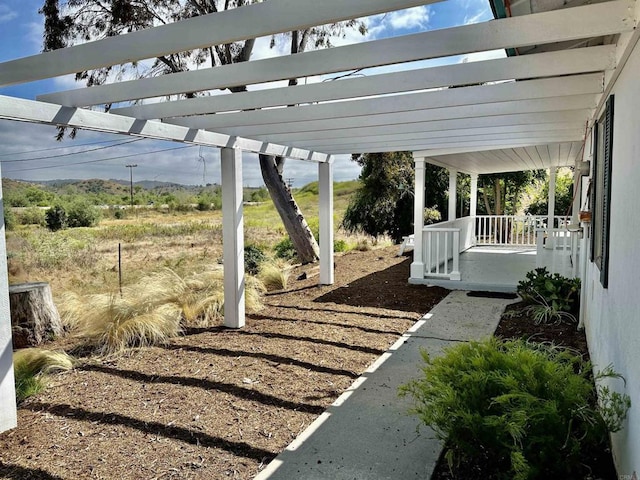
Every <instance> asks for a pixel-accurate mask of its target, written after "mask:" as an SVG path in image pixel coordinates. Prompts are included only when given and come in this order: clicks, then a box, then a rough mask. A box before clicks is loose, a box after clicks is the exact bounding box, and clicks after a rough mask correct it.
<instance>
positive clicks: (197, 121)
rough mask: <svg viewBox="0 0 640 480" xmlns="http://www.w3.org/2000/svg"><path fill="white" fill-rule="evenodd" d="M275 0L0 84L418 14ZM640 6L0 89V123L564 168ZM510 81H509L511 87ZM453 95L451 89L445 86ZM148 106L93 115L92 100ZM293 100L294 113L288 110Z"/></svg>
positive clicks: (87, 50)
mask: <svg viewBox="0 0 640 480" xmlns="http://www.w3.org/2000/svg"><path fill="white" fill-rule="evenodd" d="M426 3H430V2H426V1H425V0H349V1H348V2H345V1H344V0H324V1H323V2H315V1H311V0H295V1H291V0H269V1H267V2H264V3H257V4H253V5H249V6H245V7H242V8H238V9H235V10H231V11H227V12H222V13H216V14H211V15H206V16H200V17H195V18H191V19H188V20H183V21H180V22H176V23H173V24H170V25H166V26H161V27H156V28H153V29H149V30H145V31H139V32H134V33H130V34H127V35H121V36H118V37H110V38H107V39H104V40H100V41H96V42H91V43H86V44H83V45H79V46H75V47H70V48H65V49H61V50H57V51H53V52H47V53H42V54H40V55H35V56H32V57H27V58H22V59H17V60H13V61H9V62H5V63H2V64H0V86H7V85H12V84H17V83H26V82H31V81H35V80H39V79H44V78H51V77H55V76H60V75H66V74H70V73H75V72H77V71H84V70H88V69H92V68H96V67H102V66H107V65H116V64H121V63H125V62H131V61H138V60H143V59H149V58H155V57H156V56H160V55H166V54H169V53H174V52H180V51H186V50H191V49H195V48H201V47H207V46H211V45H215V44H223V43H228V42H232V41H237V40H243V39H248V38H256V37H260V36H265V35H270V34H273V33H278V32H287V31H291V30H296V29H301V28H305V27H308V26H311V25H321V24H327V23H332V22H336V21H340V20H344V19H349V18H355V17H362V16H367V15H372V14H377V13H381V12H387V11H393V10H397V9H402V8H408V7H412V6H416V5H422V4H426ZM638 11H639V8H638V6H637V5H636V2H635V1H632V0H614V1H610V2H605V3H599V4H594V5H584V6H578V7H573V8H565V9H562V10H556V11H551V12H542V13H534V14H527V15H522V16H517V17H513V18H505V19H499V20H493V21H490V22H485V23H480V24H474V25H466V26H461V27H454V28H448V29H443V30H435V31H426V32H422V33H417V34H413V35H407V36H402V37H395V38H387V39H383V40H377V41H370V42H365V43H359V44H355V45H348V46H343V47H336V48H332V49H327V50H318V51H310V52H307V53H302V54H297V55H290V56H281V57H276V58H271V59H263V60H256V61H250V62H245V63H242V64H235V65H229V66H222V67H220V66H219V67H215V68H201V69H199V70H195V71H191V72H185V73H176V74H172V75H165V76H162V77H157V78H146V79H141V80H131V81H123V82H118V83H112V84H107V85H102V86H94V87H90V88H80V89H77V90H71V91H63V92H55V93H47V94H42V95H39V96H38V97H37V100H36V101H33V100H24V99H15V98H10V97H1V96H0V118H7V119H13V120H22V121H31V122H41V123H51V124H58V125H71V126H76V127H81V128H87V129H95V130H103V131H108V132H120V133H125V134H130V135H139V136H145V137H150V138H162V139H170V140H176V141H182V142H191V143H196V144H203V145H210V146H220V147H235V148H240V149H243V150H248V151H253V152H263V153H270V154H278V155H284V156H288V157H291V158H298V159H303V160H311V161H315V162H324V161H326V160H328V158H329V157H330V155H332V154H345V153H364V152H381V151H397V150H410V151H414V152H418V154H419V155H421V156H425V157H429V159H430V161H433V163H437V164H441V165H444V166H450V167H453V168H456V169H457V170H459V171H463V172H469V173H490V172H499V171H514V170H520V169H531V168H546V167H550V166H561V165H573V163H574V161H575V158H576V156H577V155H578V153H579V151H580V148H581V145H582V141H583V136H584V133H585V127H586V125H587V123H588V122H589V121H590V120H591V119H592V118H593V115H594V112H595V111H596V109H597V108H598V106H599V105H600V104H601V102H602V98H603V93H606V92H607V88H608V85H609V84H610V83H611V81H612V79H613V78H615V75H616V73H615V72H616V67H617V66H619V65H620V62H624V61H625V59H626V57H625V52H628V51H629V49H630V48H631V46H632V45H634V44H635V42H637V39H638V30H637V29H636V26H637V18H638ZM593 37H607V38H615V39H617V44H611V45H599V46H590V47H585V48H576V49H567V50H559V51H551V52H543V53H535V54H530V55H526V56H514V57H508V58H502V59H493V60H484V61H478V62H471V63H458V64H453V65H445V66H437V67H429V68H419V69H414V70H407V71H400V72H396V73H384V74H372V75H369V74H367V76H365V77H351V78H344V79H341V80H338V81H331V82H324V83H314V84H308V85H298V86H292V87H280V86H278V87H274V88H267V89H264V90H256V91H249V92H246V93H233V94H232V93H229V94H222V95H211V96H201V97H200V96H199V97H196V98H191V99H186V100H177V101H165V102H157V101H156V100H157V99H158V98H162V97H166V96H168V95H176V94H180V93H186V92H204V91H211V90H218V89H223V88H227V87H232V86H238V85H253V84H265V83H268V82H274V81H279V80H287V79H289V78H293V77H297V78H300V77H309V76H315V75H323V74H332V73H338V72H345V71H349V70H356V69H366V68H370V67H379V66H385V65H397V64H403V63H408V62H414V61H418V60H427V59H436V58H442V57H450V56H455V55H461V54H468V53H475V52H485V51H491V50H495V49H507V48H517V47H526V46H533V45H536V46H540V45H546V44H561V45H562V42H574V41H577V40H582V39H589V38H593ZM514 80H518V81H514ZM454 87H455V88H454ZM146 98H154V99H156V100H154V102H153V103H147V104H138V105H133V106H128V107H122V108H114V109H112V110H111V111H110V113H101V112H99V111H98V110H99V108H97V109H94V110H90V109H87V108H86V107H94V106H101V105H104V104H122V102H130V101H139V100H141V99H146ZM290 105H295V106H290ZM249 110H250V111H249Z"/></svg>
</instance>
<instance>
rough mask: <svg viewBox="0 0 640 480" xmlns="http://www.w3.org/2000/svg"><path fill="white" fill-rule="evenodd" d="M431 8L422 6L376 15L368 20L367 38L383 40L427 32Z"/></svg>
mask: <svg viewBox="0 0 640 480" xmlns="http://www.w3.org/2000/svg"><path fill="white" fill-rule="evenodd" d="M431 12H432V11H431V7H430V6H428V5H423V6H420V7H413V8H408V9H405V10H398V11H394V12H389V13H386V14H383V15H376V16H374V17H371V18H370V19H368V23H369V36H370V37H372V38H383V37H387V36H389V35H391V34H395V35H397V34H399V33H408V32H414V31H416V30H427V29H428V28H429V20H430V19H431V14H432V13H431Z"/></svg>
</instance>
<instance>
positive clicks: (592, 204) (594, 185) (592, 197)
mask: <svg viewBox="0 0 640 480" xmlns="http://www.w3.org/2000/svg"><path fill="white" fill-rule="evenodd" d="M601 128H602V125H601V124H600V123H599V122H596V123H595V128H594V129H593V152H594V154H593V175H592V179H591V192H590V194H589V210H591V225H590V226H589V230H590V232H589V233H590V234H591V238H590V239H589V240H590V243H591V248H590V250H591V254H590V257H591V258H590V260H591V261H592V262H595V261H596V232H595V221H596V194H597V192H598V166H597V163H598V162H601V161H602V159H601V158H598V152H599V150H598V149H599V148H600V144H599V142H598V137H599V133H598V131H599V130H600V129H601ZM598 221H600V219H598Z"/></svg>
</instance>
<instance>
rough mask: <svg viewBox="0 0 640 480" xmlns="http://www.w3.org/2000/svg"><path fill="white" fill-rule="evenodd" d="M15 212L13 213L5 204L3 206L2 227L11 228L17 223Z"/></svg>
mask: <svg viewBox="0 0 640 480" xmlns="http://www.w3.org/2000/svg"><path fill="white" fill-rule="evenodd" d="M17 223H18V222H17V220H16V214H15V213H13V210H11V207H8V206H6V205H5V207H4V228H5V229H6V230H13V229H15V228H16V224H17Z"/></svg>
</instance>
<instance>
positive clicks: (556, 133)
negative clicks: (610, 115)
mask: <svg viewBox="0 0 640 480" xmlns="http://www.w3.org/2000/svg"><path fill="white" fill-rule="evenodd" d="M429 133H434V132H429ZM429 133H427V134H419V133H415V134H401V135H396V136H386V137H383V138H380V137H378V138H376V137H375V136H373V137H361V138H357V139H344V140H343V141H342V142H335V143H333V144H332V143H331V140H326V141H323V142H313V143H311V144H310V145H311V146H313V147H314V148H318V149H319V148H322V149H323V150H325V149H326V150H341V149H354V150H352V151H354V152H355V151H357V152H359V151H360V150H358V148H359V147H360V148H363V147H371V148H376V147H377V146H385V145H386V146H389V147H393V146H395V147H397V148H402V146H403V145H405V144H426V143H429V144H433V145H437V144H439V143H447V142H452V141H454V142H457V143H459V144H465V143H472V142H477V141H502V140H507V141H509V140H519V141H525V140H526V139H529V138H530V139H531V141H533V142H539V141H540V139H544V138H562V139H566V140H571V141H573V140H576V141H577V140H579V139H581V138H582V135H583V133H584V129H580V128H573V129H568V130H562V129H550V130H546V131H537V132H503V133H493V134H479V135H465V134H460V135H455V136H446V135H445V136H438V135H437V134H436V135H430V134H429ZM354 142H355V143H354Z"/></svg>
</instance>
